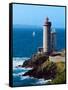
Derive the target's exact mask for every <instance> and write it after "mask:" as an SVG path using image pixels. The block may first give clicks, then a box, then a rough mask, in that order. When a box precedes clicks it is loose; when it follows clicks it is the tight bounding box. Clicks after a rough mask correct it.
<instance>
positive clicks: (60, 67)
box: [22, 54, 65, 84]
mask: <svg viewBox="0 0 68 90" xmlns="http://www.w3.org/2000/svg"><path fill="white" fill-rule="evenodd" d="M22 67H26V68H27V67H32V68H33V69H32V70H29V71H28V72H26V73H25V74H24V75H23V76H27V75H29V76H30V77H34V78H44V79H45V80H48V79H51V80H52V81H51V82H48V84H55V83H65V63H64V62H52V61H50V60H49V56H48V55H43V54H39V55H34V56H32V58H31V59H29V60H27V61H25V62H24V63H23V65H22ZM60 77H61V78H60ZM57 79H59V81H58V80H57ZM60 79H61V80H60ZM56 81H57V82H56Z"/></svg>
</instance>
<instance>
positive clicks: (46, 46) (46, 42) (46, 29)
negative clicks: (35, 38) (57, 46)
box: [43, 17, 51, 53]
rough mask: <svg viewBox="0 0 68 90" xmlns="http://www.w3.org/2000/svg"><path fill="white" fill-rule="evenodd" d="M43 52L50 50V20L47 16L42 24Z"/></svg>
mask: <svg viewBox="0 0 68 90" xmlns="http://www.w3.org/2000/svg"><path fill="white" fill-rule="evenodd" d="M43 52H47V53H50V52H51V22H50V21H49V18H48V17H47V18H46V20H45V23H44V25H43Z"/></svg>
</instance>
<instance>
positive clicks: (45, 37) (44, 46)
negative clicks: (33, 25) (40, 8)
mask: <svg viewBox="0 0 68 90" xmlns="http://www.w3.org/2000/svg"><path fill="white" fill-rule="evenodd" d="M47 40H48V37H47V29H46V27H45V26H43V52H47V47H48V46H47Z"/></svg>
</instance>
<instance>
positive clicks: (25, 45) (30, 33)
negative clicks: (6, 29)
mask: <svg viewBox="0 0 68 90" xmlns="http://www.w3.org/2000/svg"><path fill="white" fill-rule="evenodd" d="M55 31H56V50H57V51H61V50H62V49H65V29H63V28H55ZM12 37H13V46H12V49H13V50H12V51H13V86H14V87H17V86H32V85H43V84H46V83H47V82H48V81H49V80H44V79H43V78H41V79H37V78H34V77H29V76H23V74H24V73H26V72H27V71H28V70H31V69H32V68H22V67H17V66H18V65H22V64H23V62H24V61H26V60H28V59H29V58H31V56H32V55H33V54H36V53H37V51H38V48H39V47H42V46H43V28H42V27H34V26H33V27H24V26H21V27H20V26H17V27H15V26H14V27H13V32H12Z"/></svg>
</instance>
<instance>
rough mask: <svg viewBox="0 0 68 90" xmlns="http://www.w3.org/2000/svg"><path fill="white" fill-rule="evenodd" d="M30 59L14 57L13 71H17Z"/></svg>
mask: <svg viewBox="0 0 68 90" xmlns="http://www.w3.org/2000/svg"><path fill="white" fill-rule="evenodd" d="M28 59H29V58H28V57H13V69H16V67H17V66H19V65H23V63H24V61H25V60H28Z"/></svg>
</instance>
